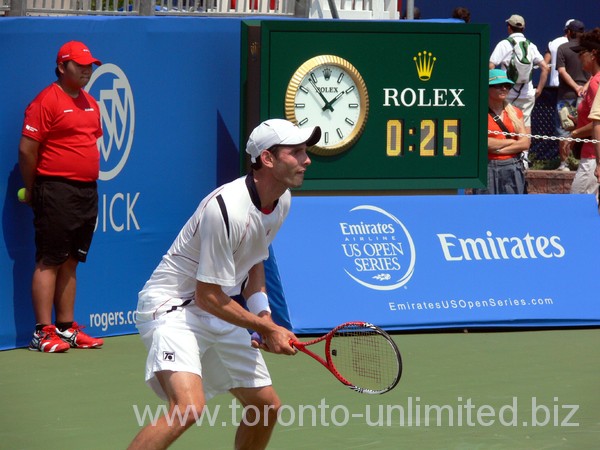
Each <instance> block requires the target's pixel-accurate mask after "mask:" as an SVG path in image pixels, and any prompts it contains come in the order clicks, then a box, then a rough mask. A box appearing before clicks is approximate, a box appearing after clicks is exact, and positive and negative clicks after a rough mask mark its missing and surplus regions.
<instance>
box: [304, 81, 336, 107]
mask: <svg viewBox="0 0 600 450" xmlns="http://www.w3.org/2000/svg"><path fill="white" fill-rule="evenodd" d="M308 81H310V84H312V86H313V87H314V88H315V91H317V94H319V97H321V100H323V101H324V102H325V106H323V108H322V109H323V111H325V110H326V109H329V110H330V111H331V112H333V108H332V107H331V105H330V104H329V101H328V100H327V99H326V98H325V96H324V95H323V93H322V92H321V91H320V90H319V88H318V87H317V84H316V83H315V82H314V81H313V80H311V79H310V78H309V80H308Z"/></svg>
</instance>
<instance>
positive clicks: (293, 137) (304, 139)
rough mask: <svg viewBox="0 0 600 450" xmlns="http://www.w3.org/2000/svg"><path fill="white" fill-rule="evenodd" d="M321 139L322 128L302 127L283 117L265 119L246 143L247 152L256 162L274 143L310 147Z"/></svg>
mask: <svg viewBox="0 0 600 450" xmlns="http://www.w3.org/2000/svg"><path fill="white" fill-rule="evenodd" d="M319 139H321V128H319V127H308V128H300V127H298V126H297V125H294V124H293V123H292V122H289V121H287V120H283V119H269V120H265V121H264V122H263V123H261V124H260V125H259V126H257V127H256V128H255V129H254V131H252V134H251V135H250V138H249V139H248V143H247V144H246V153H248V154H249V155H250V160H251V161H252V162H253V163H254V162H256V158H258V157H259V156H260V154H261V153H262V152H264V151H265V150H268V149H270V148H271V147H273V146H274V145H299V144H306V145H308V146H309V147H310V146H312V145H315V144H316V143H317V142H319Z"/></svg>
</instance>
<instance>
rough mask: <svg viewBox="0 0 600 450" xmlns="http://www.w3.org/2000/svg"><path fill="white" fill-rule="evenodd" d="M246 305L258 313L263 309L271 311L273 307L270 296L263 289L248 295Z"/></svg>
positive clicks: (249, 309) (254, 312)
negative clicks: (270, 305) (271, 306)
mask: <svg viewBox="0 0 600 450" xmlns="http://www.w3.org/2000/svg"><path fill="white" fill-rule="evenodd" d="M246 306H247V307H248V311H250V312H251V313H252V314H256V315H258V314H260V313H261V312H263V311H266V312H268V313H271V308H269V297H267V294H265V293H264V292H262V291H258V292H255V293H254V294H252V295H251V296H250V297H248V300H246Z"/></svg>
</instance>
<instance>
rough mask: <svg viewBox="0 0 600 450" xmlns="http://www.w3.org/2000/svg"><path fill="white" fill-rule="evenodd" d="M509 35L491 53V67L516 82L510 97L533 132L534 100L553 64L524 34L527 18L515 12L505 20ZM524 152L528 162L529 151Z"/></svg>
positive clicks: (509, 99) (529, 129) (508, 98)
mask: <svg viewBox="0 0 600 450" xmlns="http://www.w3.org/2000/svg"><path fill="white" fill-rule="evenodd" d="M506 24H507V31H508V38H506V39H503V40H501V41H500V42H498V44H497V45H496V47H495V48H494V51H493V52H492V54H491V56H490V62H489V68H490V69H495V68H496V67H498V66H500V68H501V69H502V70H504V71H506V74H507V76H508V78H509V79H510V80H511V81H512V82H513V83H514V84H513V86H512V88H511V90H510V92H509V94H508V97H507V100H508V101H509V102H510V103H511V104H512V105H514V106H516V107H518V108H519V109H521V111H523V119H524V121H525V130H526V133H531V112H532V111H533V106H534V104H535V99H536V98H537V97H539V95H540V94H541V93H542V89H544V86H545V85H546V80H547V79H548V74H549V72H550V67H549V66H548V64H546V62H545V61H544V56H543V55H542V54H541V53H540V51H539V50H538V48H537V46H536V45H535V44H534V43H533V42H531V41H530V40H529V39H527V38H526V37H525V35H524V34H523V32H524V31H525V19H524V18H523V17H522V16H520V15H518V14H513V15H512V16H510V17H509V18H508V19H506ZM536 67H539V68H540V69H541V71H542V72H541V74H540V79H539V83H538V85H537V87H536V88H534V87H533V82H532V78H533V69H534V68H536ZM523 153H524V155H523V156H524V158H525V162H526V160H527V152H523Z"/></svg>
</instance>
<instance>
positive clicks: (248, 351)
mask: <svg viewBox="0 0 600 450" xmlns="http://www.w3.org/2000/svg"><path fill="white" fill-rule="evenodd" d="M137 327H138V330H139V332H140V337H141V338H142V341H143V342H144V344H145V345H146V348H147V349H148V359H147V360H146V383H147V384H148V386H150V388H151V389H152V390H154V392H156V394H157V395H158V396H159V397H160V398H162V399H164V400H167V396H166V394H165V392H164V391H163V389H162V387H161V386H160V383H159V382H158V379H157V378H156V373H157V372H160V371H163V370H169V371H173V372H190V373H194V374H197V375H198V376H200V377H202V384H203V387H204V395H205V398H206V400H209V399H210V398H212V397H214V396H215V395H217V394H221V393H224V392H228V391H229V390H230V389H232V388H253V387H263V386H270V385H271V384H272V382H271V377H270V375H269V371H268V369H267V366H266V364H265V361H264V359H263V356H262V354H261V352H260V350H258V349H255V348H252V346H251V344H250V334H249V333H248V331H247V330H246V329H244V328H240V327H238V326H236V325H232V324H230V323H228V322H226V321H224V320H221V319H219V318H218V317H215V316H213V315H210V314H207V313H206V312H202V311H201V310H200V309H199V308H197V307H195V306H189V307H185V308H184V309H182V310H178V311H173V312H170V313H168V314H164V315H162V316H161V317H159V318H158V319H156V320H152V321H149V322H144V323H139V324H138V325H137Z"/></svg>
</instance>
